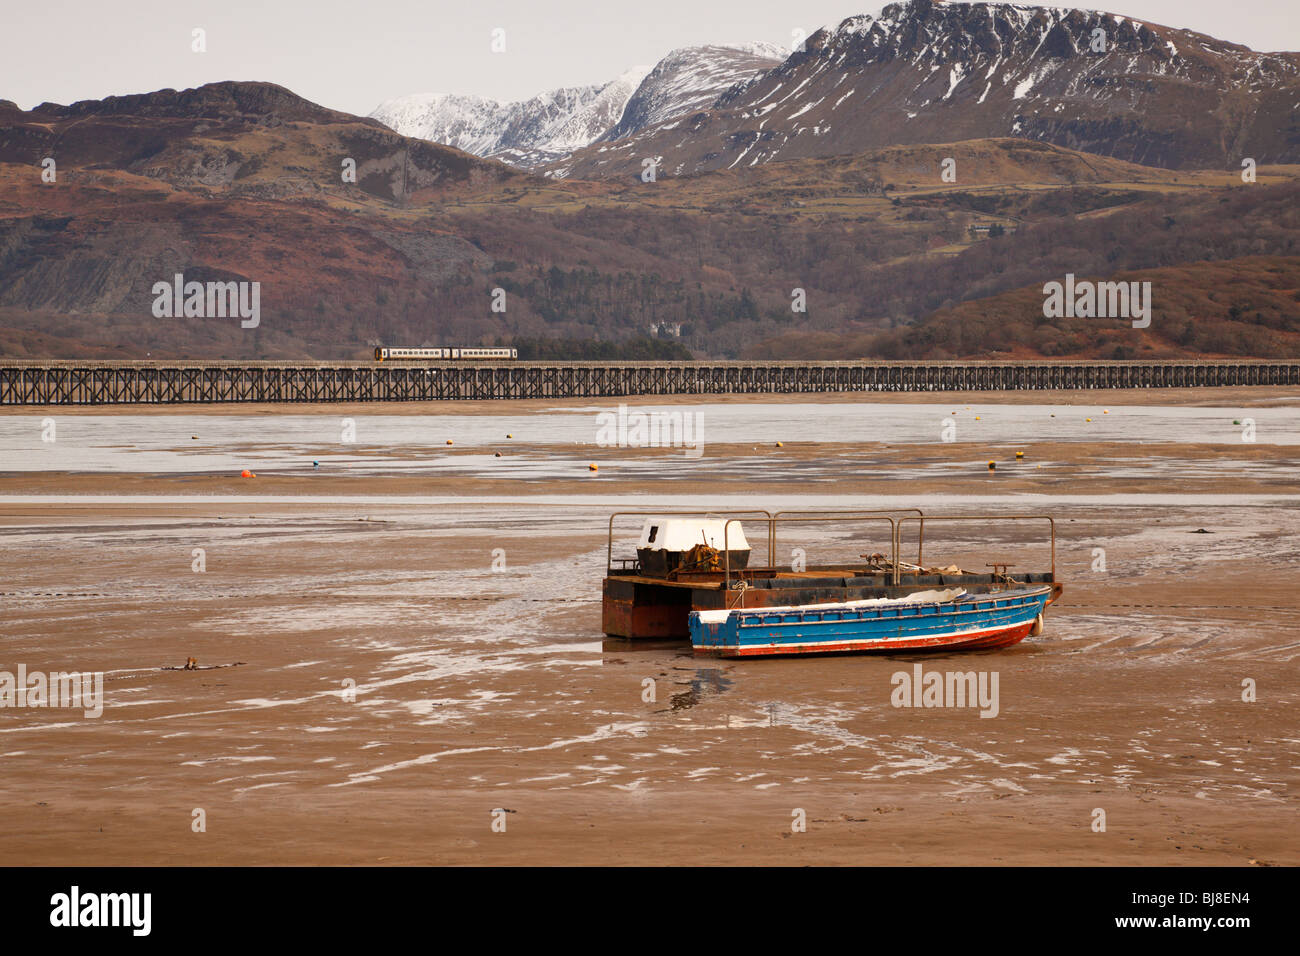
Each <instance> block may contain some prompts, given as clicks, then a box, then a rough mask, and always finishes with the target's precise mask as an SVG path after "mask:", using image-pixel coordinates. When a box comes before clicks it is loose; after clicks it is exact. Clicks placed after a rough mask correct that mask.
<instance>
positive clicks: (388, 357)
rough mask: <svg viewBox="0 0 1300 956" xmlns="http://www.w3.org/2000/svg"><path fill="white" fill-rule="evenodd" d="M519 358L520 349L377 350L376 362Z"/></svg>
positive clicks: (480, 360) (481, 360)
mask: <svg viewBox="0 0 1300 956" xmlns="http://www.w3.org/2000/svg"><path fill="white" fill-rule="evenodd" d="M517 358H519V350H518V349H385V348H377V349H375V361H376V362H402V361H408V362H427V361H431V360H439V359H459V360H462V361H464V360H470V361H478V362H484V361H488V362H491V361H499V360H501V359H517Z"/></svg>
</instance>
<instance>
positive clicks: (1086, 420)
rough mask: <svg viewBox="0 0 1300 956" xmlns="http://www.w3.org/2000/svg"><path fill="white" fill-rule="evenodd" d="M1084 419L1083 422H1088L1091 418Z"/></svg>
mask: <svg viewBox="0 0 1300 956" xmlns="http://www.w3.org/2000/svg"><path fill="white" fill-rule="evenodd" d="M1084 421H1085V422H1090V421H1092V419H1091V418H1085V419H1084Z"/></svg>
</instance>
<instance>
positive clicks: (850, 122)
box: [551, 0, 1300, 178]
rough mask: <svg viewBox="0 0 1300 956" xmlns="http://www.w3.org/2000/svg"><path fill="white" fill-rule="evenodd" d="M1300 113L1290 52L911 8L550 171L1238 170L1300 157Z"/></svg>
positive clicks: (918, 1)
mask: <svg viewBox="0 0 1300 956" xmlns="http://www.w3.org/2000/svg"><path fill="white" fill-rule="evenodd" d="M652 75H653V74H652ZM649 79H650V77H647V82H648V81H649ZM643 85H644V84H643ZM1297 104H1300V54H1295V53H1256V52H1254V51H1252V50H1249V49H1247V48H1246V47H1242V46H1238V45H1235V44H1231V43H1226V42H1223V41H1220V40H1216V39H1214V38H1212V37H1209V36H1205V35H1203V34H1199V33H1193V32H1191V31H1188V30H1179V29H1173V28H1170V27H1164V26H1159V25H1156V24H1147V23H1143V22H1139V21H1135V20H1132V19H1129V18H1127V17H1123V16H1117V15H1113V14H1108V13H1099V12H1093V11H1087V10H1074V9H1066V8H1058V7H1034V6H1018V5H1013V4H1004V3H970V4H965V3H961V4H958V3H937V2H931V0H911V2H904V3H893V4H890V5H889V6H886V7H885V8H884V9H883V10H882V11H881V13H880V14H879V15H878V16H875V17H872V16H855V17H850V18H849V19H847V20H845V21H843V22H842V23H841V24H840V25H839V26H838V27H837V28H836V29H834V30H820V31H818V32H817V33H815V34H814V35H813V36H811V37H809V39H808V41H807V43H806V44H805V49H804V50H803V51H800V52H796V53H794V54H792V55H791V56H790V57H789V58H787V59H786V60H785V61H784V62H783V63H781V64H780V65H778V66H775V67H774V68H772V69H770V70H768V71H767V72H765V73H761V74H758V75H757V76H756V77H755V78H754V79H753V80H752V81H751V82H749V83H746V84H743V85H741V86H739V87H737V88H733V89H732V90H729V91H727V92H725V93H723V94H722V95H721V96H719V97H718V99H717V100H716V101H715V102H714V103H713V104H712V105H711V106H710V107H709V108H708V109H707V110H704V111H697V112H696V113H695V114H694V115H691V116H688V117H680V118H679V119H678V121H677V122H671V121H670V122H667V123H660V124H658V125H648V126H643V128H642V130H641V131H640V132H630V133H626V134H624V135H623V136H622V137H621V138H620V139H618V140H617V141H614V142H609V141H601V142H596V143H593V144H592V145H591V146H588V147H586V148H585V149H582V150H579V151H578V152H577V153H576V154H574V155H573V156H572V157H570V158H569V159H567V160H564V161H561V162H560V163H558V164H556V165H555V166H553V167H552V168H551V171H552V173H553V174H559V175H570V176H575V177H588V178H589V177H605V176H632V175H638V174H639V173H640V171H641V162H642V160H643V159H644V158H646V157H658V158H659V168H660V170H661V175H674V174H676V175H683V174H689V173H696V172H703V171H706V170H711V169H726V168H744V167H748V166H754V165H757V164H760V163H768V162H772V161H773V160H783V159H796V158H800V157H808V156H829V155H837V154H844V153H856V152H861V151H864V150H869V149H876V148H880V147H884V146H890V145H900V144H908V143H948V142H955V141H958V140H965V139H979V138H987V137H1001V136H1017V137H1023V138H1029V139H1036V140H1042V141H1046V142H1050V143H1055V144H1057V145H1061V146H1066V147H1069V148H1072V149H1078V150H1084V151H1088V152H1094V153H1100V154H1102V155H1107V156H1113V157H1116V158H1119V159H1124V160H1129V161H1133V162H1138V163H1143V164H1146V165H1151V166H1165V167H1175V168H1177V167H1186V166H1202V167H1204V166H1211V165H1222V166H1223V167H1225V168H1227V167H1235V168H1239V167H1240V164H1241V161H1242V159H1244V158H1253V159H1255V160H1256V162H1258V163H1264V162H1272V163H1277V162H1300V120H1298V119H1297V117H1298V116H1300V112H1298V111H1297V109H1296V106H1297ZM628 105H629V108H630V107H631V106H632V101H629V104H628ZM624 115H625V116H626V115H627V112H626V111H625V114H624ZM1192 117H1196V119H1192Z"/></svg>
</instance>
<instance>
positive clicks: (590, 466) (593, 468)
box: [587, 461, 600, 471]
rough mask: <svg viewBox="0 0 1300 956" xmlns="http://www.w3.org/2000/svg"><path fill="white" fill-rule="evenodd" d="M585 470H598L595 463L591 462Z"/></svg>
mask: <svg viewBox="0 0 1300 956" xmlns="http://www.w3.org/2000/svg"><path fill="white" fill-rule="evenodd" d="M587 470H588V471H599V470H600V469H599V468H597V467H596V463H595V462H594V461H593V462H592V463H591V464H590V465H588V466H587Z"/></svg>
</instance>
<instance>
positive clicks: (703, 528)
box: [637, 518, 749, 553]
mask: <svg viewBox="0 0 1300 956" xmlns="http://www.w3.org/2000/svg"><path fill="white" fill-rule="evenodd" d="M725 525H726V521H723V520H719V519H716V518H647V519H646V523H645V524H644V525H643V526H642V528H641V540H640V542H638V543H637V547H638V548H649V549H650V550H651V551H680V552H683V553H685V552H687V551H689V550H691V548H693V547H695V546H696V545H697V544H708V546H709V547H710V548H717V549H718V550H719V551H721V550H722V549H723V548H722V539H723V537H724V532H723V530H722V529H723V527H724V526H725ZM651 529H654V540H653V541H651V540H650V531H651ZM725 537H726V539H727V547H728V548H730V549H731V550H732V551H748V550H749V542H748V541H746V540H745V529H744V528H742V527H741V525H740V522H739V521H737V522H734V523H733V524H732V525H731V527H730V528H727V530H726V532H725Z"/></svg>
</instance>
